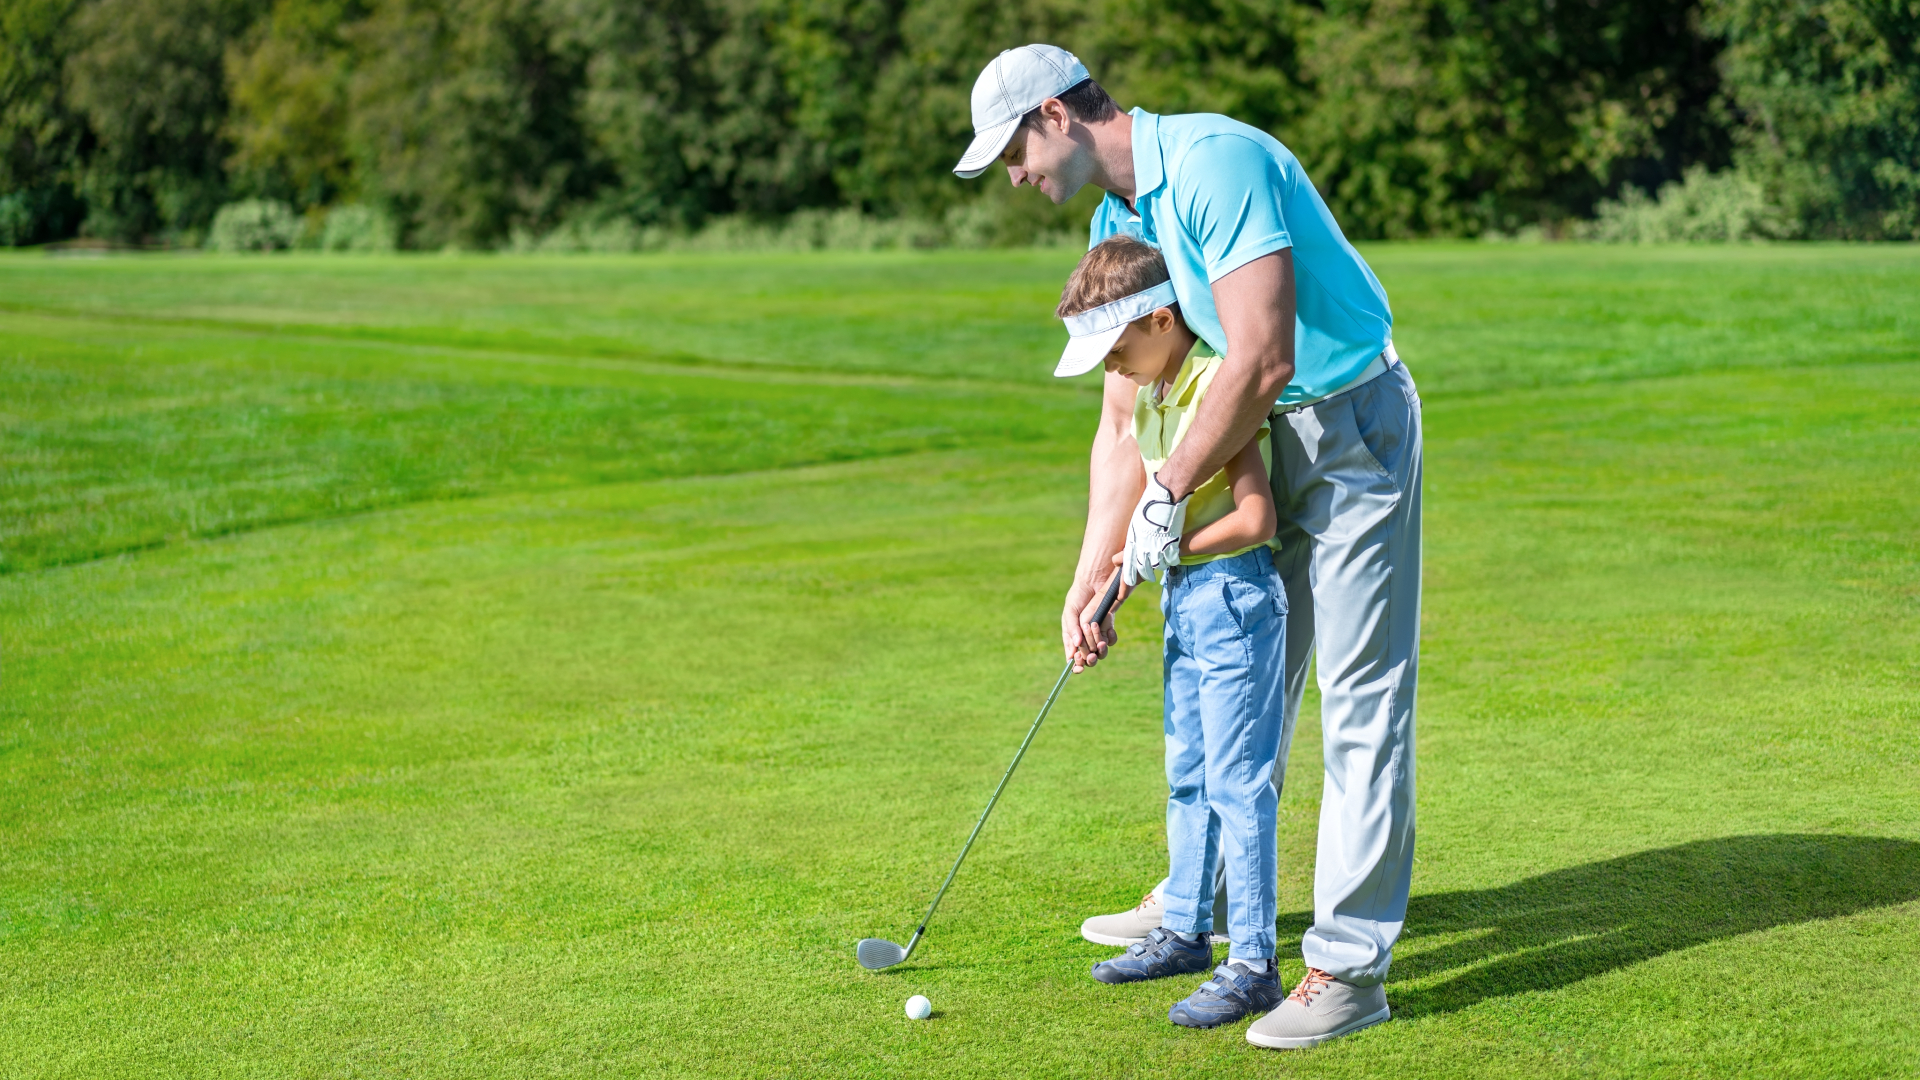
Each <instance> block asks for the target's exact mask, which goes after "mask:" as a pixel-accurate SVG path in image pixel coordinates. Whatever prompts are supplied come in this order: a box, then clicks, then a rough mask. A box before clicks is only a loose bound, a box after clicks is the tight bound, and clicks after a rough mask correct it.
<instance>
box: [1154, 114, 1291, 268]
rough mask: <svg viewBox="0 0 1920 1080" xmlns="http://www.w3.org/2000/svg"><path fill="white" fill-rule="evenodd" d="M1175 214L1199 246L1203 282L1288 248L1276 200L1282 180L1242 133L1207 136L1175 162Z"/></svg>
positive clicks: (1272, 163) (1263, 152)
mask: <svg viewBox="0 0 1920 1080" xmlns="http://www.w3.org/2000/svg"><path fill="white" fill-rule="evenodd" d="M1179 170H1180V175H1179V178H1178V180H1177V181H1176V182H1175V183H1174V185H1173V190H1174V191H1175V192H1176V193H1177V199H1176V205H1175V207H1174V212H1175V213H1177V214H1178V215H1179V216H1180V223H1181V225H1183V226H1184V227H1185V228H1186V232H1187V235H1189V236H1191V237H1193V238H1194V239H1195V240H1197V241H1198V242H1199V245H1200V253H1201V256H1202V257H1203V258H1204V259H1205V260H1206V264H1207V281H1208V282H1209V283H1211V282H1215V281H1219V280H1220V279H1221V278H1223V277H1226V276H1227V275H1228V274H1230V273H1232V272H1234V271H1235V270H1238V269H1240V268H1241V267H1242V266H1245V265H1247V264H1248V263H1250V262H1252V261H1253V260H1255V259H1257V258H1259V257H1260V256H1262V255H1271V254H1273V253H1274V252H1276V251H1280V250H1283V249H1285V248H1289V247H1292V246H1293V237H1292V236H1291V235H1290V234H1289V233H1288V232H1287V220H1286V215H1285V213H1284V212H1283V211H1282V210H1281V208H1280V200H1281V197H1282V195H1284V194H1285V192H1286V182H1287V181H1286V177H1285V176H1284V175H1283V174H1282V173H1281V171H1280V163H1279V162H1277V161H1275V160H1274V159H1273V156H1272V155H1270V154H1268V153H1267V151H1266V148H1265V147H1263V146H1261V145H1260V144H1259V143H1257V142H1254V141H1253V140H1252V139H1249V138H1246V137H1244V136H1241V135H1230V134H1229V135H1210V136H1208V137H1207V138H1204V139H1201V140H1200V141H1198V142H1196V143H1194V144H1193V146H1192V147H1191V148H1190V149H1189V150H1188V151H1187V152H1186V154H1185V155H1184V156H1183V157H1182V159H1181V161H1180V166H1179Z"/></svg>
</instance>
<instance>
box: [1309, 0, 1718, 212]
mask: <svg viewBox="0 0 1920 1080" xmlns="http://www.w3.org/2000/svg"><path fill="white" fill-rule="evenodd" d="M1310 22H1311V26H1310V29H1309V30H1308V31H1307V33H1306V35H1305V40H1304V43H1303V45H1302V56H1303V58H1304V61H1303V67H1304V69H1305V72H1306V75H1307V77H1308V79H1309V81H1310V83H1311V85H1312V86H1313V89H1314V94H1315V104H1314V106H1313V108H1312V110H1311V112H1310V113H1309V115H1308V116H1307V117H1306V118H1305V119H1304V121H1303V122H1302V124H1301V127H1300V136H1299V138H1298V140H1297V141H1296V145H1295V150H1296V151H1297V152H1299V153H1300V154H1301V156H1302V158H1303V159H1304V160H1305V161H1306V163H1307V165H1308V169H1309V172H1310V173H1311V175H1312V176H1313V178H1314V181H1315V183H1317V184H1318V185H1319V186H1320V188H1321V190H1322V191H1324V192H1325V193H1326V194H1327V197H1328V201H1329V202H1330V203H1331V204H1332V206H1333V208H1334V212H1335V213H1336V215H1337V216H1338V217H1339V218H1340V220H1341V222H1342V223H1343V224H1345V225H1347V226H1348V228H1349V229H1350V230H1351V231H1353V232H1355V233H1357V234H1359V235H1362V236H1428V235H1449V234H1460V233H1468V234H1472V233H1477V232H1480V231H1482V230H1485V229H1489V228H1498V229H1512V228H1514V227H1516V226H1519V225H1522V224H1530V223H1538V222H1546V223H1553V222H1556V221H1561V220H1565V219H1568V218H1573V217H1577V216H1585V215H1586V214H1588V213H1590V212H1591V209H1592V207H1593V204H1594V202H1595V201H1596V200H1597V199H1598V198H1600V197H1601V196H1602V195H1603V194H1605V193H1606V192H1608V191H1609V190H1612V189H1615V188H1617V187H1618V185H1619V184H1620V183H1621V182H1622V181H1624V180H1626V179H1627V178H1629V177H1636V178H1638V179H1640V180H1642V182H1657V181H1658V180H1659V179H1661V178H1664V177H1667V176H1677V175H1678V174H1679V173H1680V171H1681V170H1682V168H1683V167H1684V166H1686V165H1687V164H1689V163H1692V162H1694V161H1700V160H1711V159H1713V158H1715V156H1716V155H1718V156H1719V159H1720V160H1724V155H1725V148H1724V137H1721V136H1718V135H1717V134H1716V130H1715V128H1714V126H1713V125H1712V123H1711V117H1710V115H1709V114H1708V113H1707V112H1706V107H1707V106H1708V104H1709V103H1710V102H1711V100H1712V98H1713V94H1714V92H1715V88H1716V85H1715V83H1716V80H1715V73H1714V69H1713V66H1712V59H1713V56H1712V50H1711V49H1710V48H1705V47H1703V46H1702V42H1701V40H1700V38H1699V35H1698V33H1697V26H1698V20H1697V12H1696V10H1695V8H1694V6H1693V5H1692V4H1691V3H1684V2H1683V3H1637V4H1605V3H1597V2H1586V3H1582V2H1565V0H1372V2H1367V0H1361V2H1358V3H1352V4H1329V5H1328V7H1327V9H1326V11H1325V12H1324V13H1323V14H1320V15H1317V16H1315V17H1313V18H1312V19H1311V20H1310Z"/></svg>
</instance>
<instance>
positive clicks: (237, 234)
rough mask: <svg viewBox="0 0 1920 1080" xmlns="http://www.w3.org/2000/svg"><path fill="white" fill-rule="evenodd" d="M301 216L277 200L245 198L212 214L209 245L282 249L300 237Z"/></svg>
mask: <svg viewBox="0 0 1920 1080" xmlns="http://www.w3.org/2000/svg"><path fill="white" fill-rule="evenodd" d="M300 232H301V226H300V219H299V217H297V216H295V214H294V212H293V207H291V206H288V205H287V204H286V203H283V202H280V201H279V200H277V199H243V200H241V201H240V202H235V203H228V204H227V205H225V206H223V207H221V208H220V212H219V213H217V214H215V215H213V228H212V229H210V230H208V232H207V246H208V247H210V248H212V249H213V250H215V251H280V250H283V249H285V248H290V247H292V246H293V245H294V244H295V243H296V242H298V241H299V239H300Z"/></svg>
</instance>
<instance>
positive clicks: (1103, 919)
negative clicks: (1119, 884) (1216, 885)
mask: <svg viewBox="0 0 1920 1080" xmlns="http://www.w3.org/2000/svg"><path fill="white" fill-rule="evenodd" d="M1214 903H1215V905H1216V907H1215V910H1216V911H1225V910H1226V909H1227V905H1226V903H1225V902H1224V901H1220V900H1216V901H1215V902H1214ZM1165 910H1166V909H1165V908H1162V907H1161V906H1160V886H1158V885H1155V886H1154V887H1153V890H1152V891H1151V892H1149V893H1147V895H1145V896H1143V897H1141V898H1140V903H1138V904H1136V905H1135V906H1134V907H1133V908H1132V909H1131V910H1129V911H1119V912H1115V913H1114V914H1112V915H1095V916H1094V917H1092V918H1090V919H1088V920H1087V921H1085V922H1083V923H1081V924H1080V936H1081V937H1083V938H1086V939H1087V940H1088V941H1091V942H1093V943H1094V944H1095V945H1115V946H1118V947H1120V948H1123V949H1124V948H1126V947H1127V946H1128V945H1137V944H1139V943H1140V942H1142V941H1145V940H1146V937H1147V935H1148V934H1149V933H1152V932H1153V931H1155V930H1158V929H1160V916H1161V914H1162V913H1163V912H1164V911H1165ZM1224 922H1225V920H1224V918H1222V917H1219V916H1216V917H1215V918H1214V920H1213V944H1215V945H1225V944H1226V943H1227V935H1226V927H1225V926H1224V925H1222V924H1223V923H1224Z"/></svg>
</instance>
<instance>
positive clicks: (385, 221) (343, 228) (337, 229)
mask: <svg viewBox="0 0 1920 1080" xmlns="http://www.w3.org/2000/svg"><path fill="white" fill-rule="evenodd" d="M395 241H396V236H395V230H394V227H393V219H392V218H390V217H388V216H387V215H385V214H383V213H381V212H380V211H378V210H376V209H374V208H373V207H371V206H362V205H360V204H358V203H348V204H347V205H345V206H336V207H334V208H333V209H331V210H329V211H327V223H326V225H325V226H324V227H323V228H322V229H321V230H320V250H322V251H392V250H393V249H394V248H395V247H396V246H398V245H397V244H396V243H395Z"/></svg>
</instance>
